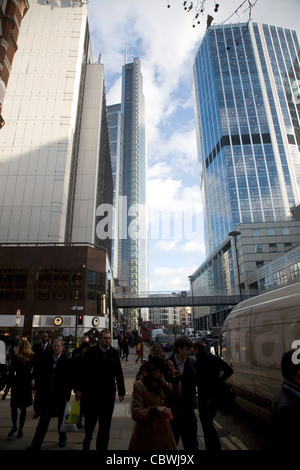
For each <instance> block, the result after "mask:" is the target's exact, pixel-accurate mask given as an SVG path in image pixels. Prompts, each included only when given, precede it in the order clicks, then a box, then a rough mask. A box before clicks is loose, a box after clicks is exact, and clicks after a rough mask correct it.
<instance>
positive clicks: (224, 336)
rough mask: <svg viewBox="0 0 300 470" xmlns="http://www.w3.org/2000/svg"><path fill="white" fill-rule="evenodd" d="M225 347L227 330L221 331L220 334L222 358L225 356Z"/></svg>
mask: <svg viewBox="0 0 300 470" xmlns="http://www.w3.org/2000/svg"><path fill="white" fill-rule="evenodd" d="M226 348H227V331H223V332H222V333H221V335H220V351H219V354H220V357H221V358H222V359H223V358H224V357H225V356H226Z"/></svg>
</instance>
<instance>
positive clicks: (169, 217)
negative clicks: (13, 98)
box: [88, 0, 300, 292]
mask: <svg viewBox="0 0 300 470" xmlns="http://www.w3.org/2000/svg"><path fill="white" fill-rule="evenodd" d="M183 3H184V1H183V0H89V3H88V19H89V27H90V33H91V42H92V52H93V57H94V61H95V62H96V61H98V58H99V55H100V54H101V63H102V64H103V65H104V74H105V88H106V95H107V96H106V99H107V105H111V104H116V103H120V102H121V76H122V66H123V65H124V63H125V57H126V54H125V51H126V53H127V63H130V62H132V61H133V59H134V58H135V57H139V58H140V60H141V68H142V75H143V82H144V96H145V102H146V121H147V155H148V179H147V183H148V214H149V215H148V217H149V291H151V292H157V291H160V292H161V291H164V292H170V291H171V292H173V291H182V290H189V280H188V276H190V275H191V274H193V273H194V272H195V271H196V269H197V268H198V267H199V266H200V265H201V264H202V263H203V262H204V261H205V259H206V256H207V255H206V252H205V240H204V229H203V226H204V225H203V224H204V219H203V202H202V198H201V191H200V166H199V163H198V153H197V140H196V129H195V117H194V108H193V62H194V59H195V55H196V52H197V50H198V48H199V46H200V44H201V41H202V38H203V36H204V34H205V31H206V18H207V15H208V14H210V15H211V16H213V18H214V19H213V21H212V24H220V23H223V22H225V23H238V22H246V21H248V19H249V14H250V11H249V8H248V7H249V3H248V0H247V1H245V2H243V0H219V2H218V3H219V9H218V11H217V12H215V11H214V9H215V3H216V2H215V1H214V0H205V1H201V0H194V2H193V8H192V9H191V10H190V11H188V10H184V6H183ZM200 4H203V5H204V13H203V14H201V13H200V15H199V17H198V18H197V19H196V20H195V11H196V7H197V6H199V5H200ZM251 4H252V5H253V7H252V8H251V21H257V22H262V23H269V24H272V25H275V26H282V27H286V28H291V29H294V30H296V31H297V34H298V39H299V40H300V22H299V13H300V0H284V1H283V0H251ZM168 5H170V7H168ZM190 5H191V1H190V0H188V1H187V2H186V6H187V8H189V7H190ZM240 5H242V6H241V8H239V7H240ZM199 20H200V24H198V23H197V22H198V21H199ZM193 25H195V27H193ZM158 217H159V218H158ZM157 220H160V221H161V222H157ZM174 220H175V222H174Z"/></svg>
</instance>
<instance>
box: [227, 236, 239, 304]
mask: <svg viewBox="0 0 300 470" xmlns="http://www.w3.org/2000/svg"><path fill="white" fill-rule="evenodd" d="M228 235H229V236H230V237H233V238H234V248H235V257H236V265H237V272H238V283H239V292H240V299H241V300H242V290H241V278H240V265H239V262H238V256H237V247H236V237H237V236H238V235H241V232H239V231H238V230H233V231H232V232H229V234H228Z"/></svg>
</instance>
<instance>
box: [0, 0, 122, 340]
mask: <svg viewBox="0 0 300 470" xmlns="http://www.w3.org/2000/svg"><path fill="white" fill-rule="evenodd" d="M18 45H19V50H18V54H16V56H15V59H14V67H13V69H12V71H11V74H10V80H9V83H8V87H7V91H6V98H5V100H6V105H7V107H6V110H7V112H6V124H5V126H4V127H3V129H2V130H1V148H0V188H1V189H0V244H1V250H2V252H1V253H2V259H1V273H2V274H3V275H4V274H5V273H6V272H9V270H10V269H12V268H13V269H15V270H18V269H20V270H23V269H25V268H24V266H25V265H26V261H25V260H26V257H28V259H27V261H28V263H31V260H30V257H34V258H36V265H35V266H34V267H33V269H34V270H35V271H36V273H37V272H40V269H42V270H43V275H44V274H45V276H46V273H47V271H49V272H51V273H52V272H54V271H55V270H57V271H58V272H60V274H61V271H68V272H64V273H63V274H62V275H61V276H62V281H61V282H66V283H67V282H69V281H67V280H66V281H64V280H63V278H64V277H65V278H66V279H68V280H70V279H71V277H72V272H73V271H74V270H75V269H79V264H80V266H81V270H82V271H84V270H85V269H86V266H88V264H90V263H92V264H93V262H94V263H98V267H97V269H96V268H95V269H94V268H93V269H91V271H93V272H97V274H95V275H94V274H91V275H90V276H91V282H93V283H94V284H95V286H97V295H96V296H95V297H94V298H93V299H92V298H90V297H89V294H88V289H87V288H86V287H83V288H82V291H81V293H82V296H83V297H81V299H80V305H81V306H83V310H82V312H81V313H82V314H83V316H85V315H89V316H91V315H94V316H97V315H104V313H105V311H104V310H103V309H102V310H100V301H99V298H100V297H99V296H102V297H103V296H105V295H106V294H107V288H108V283H109V281H111V269H110V255H111V225H109V220H107V215H106V210H105V209H106V207H107V205H112V202H113V180H112V167H111V159H110V146H109V134H108V124H107V107H106V97H105V96H106V95H105V86H104V67H103V65H102V64H100V63H97V64H93V62H92V52H91V42H90V34H89V28H88V18H87V9H86V5H85V2H81V1H80V2H65V1H63V0H58V1H57V2H55V8H54V7H53V2H40V1H38V0H33V1H31V2H30V9H29V10H28V12H27V14H26V16H25V17H24V19H23V21H22V28H21V30H20V34H19V39H18ZM12 245H14V246H16V247H18V248H19V249H20V260H19V262H18V261H17V256H16V258H15V261H14V266H12V265H11V263H10V262H9V256H4V254H3V253H4V251H5V250H7V252H8V253H10V252H11V251H10V250H11V248H12ZM26 246H27V247H30V250H29V248H28V249H27V250H26ZM84 246H86V247H95V249H91V250H90V252H89V262H88V260H87V258H86V257H84V256H83V257H81V258H82V259H81V260H79V261H78V259H77V258H78V256H77V254H76V250H78V253H79V252H80V247H84ZM50 247H59V248H60V249H59V250H54V249H53V250H52V251H51V250H50ZM42 248H43V249H42ZM69 248H72V249H73V250H72V253H73V254H72V257H73V264H72V262H71V261H70V262H68V263H66V266H65V270H64V268H63V260H66V259H68V257H69V256H70V250H69ZM16 249H17V248H16ZM3 250H4V251H3ZM35 251H36V255H35V254H34V252H35ZM102 251H103V253H104V254H103V253H102ZM100 252H101V256H103V258H101V262H100V261H99V253H100ZM21 253H22V256H21ZM50 253H52V256H50V255H49V254H50ZM93 256H94V257H95V260H94V261H92V260H91V259H90V258H92V257H93ZM4 260H5V262H6V265H5V264H3V263H4ZM21 261H22V263H23V265H22V263H21ZM67 265H68V266H69V267H68V266H67ZM79 270H80V269H79ZM22 272H23V271H22ZM99 273H100V274H99ZM60 274H59V275H60ZM102 277H104V278H106V280H107V282H102V281H103V279H102ZM88 278H89V274H85V279H86V280H85V283H84V286H86V285H87V284H88ZM100 278H101V279H100ZM30 279H31V281H30ZM33 279H34V274H33V271H32V276H31V275H30V276H29V277H27V280H28V282H27V284H26V292H25V294H24V298H20V299H18V304H19V307H18V309H19V310H21V311H22V312H26V310H28V314H27V315H28V320H26V319H25V320H24V322H25V323H24V324H25V325H26V331H27V332H28V328H29V326H28V325H29V324H28V323H27V321H29V322H30V321H31V320H32V318H33V316H32V313H33V312H34V311H35V314H36V315H41V316H43V315H44V314H45V315H46V314H48V313H49V308H50V309H51V314H52V315H54V316H56V315H62V312H64V314H65V315H66V314H67V313H68V315H73V316H74V321H75V319H76V315H77V312H76V309H74V310H73V311H70V312H69V311H68V309H69V306H68V305H67V303H66V299H68V301H69V302H70V303H74V302H76V301H78V300H79V298H77V297H76V295H78V294H76V292H75V291H73V290H71V291H70V292H69V293H68V294H67V295H68V297H67V298H66V297H64V295H63V296H62V297H60V295H61V288H60V286H59V283H58V282H56V283H54V284H53V286H56V287H51V290H52V294H51V295H52V296H54V297H53V298H56V302H51V301H50V300H51V299H50V297H48V300H47V298H46V297H45V298H44V299H41V300H43V302H42V303H38V305H39V307H38V312H37V309H35V308H33V306H32V305H30V304H28V299H34V298H35V299H36V297H35V296H36V285H35V284H34V282H33ZM51 279H52V278H51ZM29 281H30V282H29ZM49 282H50V281H49ZM51 282H52V281H51ZM6 285H7V284H6ZM55 288H57V289H58V291H57V293H56V294H55ZM73 294H74V296H73V297H72V295H73ZM11 301H12V299H10V298H9V297H8V295H7V293H6V294H5V296H2V297H1V298H0V310H1V314H2V312H5V313H7V312H8V311H13V310H14V309H15V306H14V307H13V309H12V310H11V308H10V307H12V303H11ZM28 305H29V307H28ZM74 306H76V303H74ZM102 326H103V325H102Z"/></svg>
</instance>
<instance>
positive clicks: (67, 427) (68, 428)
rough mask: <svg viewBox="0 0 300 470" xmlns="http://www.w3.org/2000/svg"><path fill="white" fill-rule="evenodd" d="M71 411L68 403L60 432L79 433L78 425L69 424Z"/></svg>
mask: <svg viewBox="0 0 300 470" xmlns="http://www.w3.org/2000/svg"><path fill="white" fill-rule="evenodd" d="M70 411H71V407H70V403H69V402H68V401H67V402H66V405H65V410H64V417H63V420H62V423H61V426H60V430H59V431H60V432H74V431H77V426H76V424H69V423H68V418H69V414H70Z"/></svg>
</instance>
